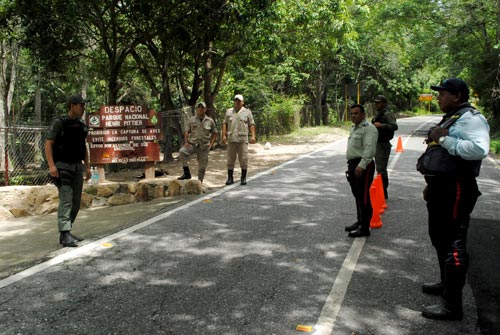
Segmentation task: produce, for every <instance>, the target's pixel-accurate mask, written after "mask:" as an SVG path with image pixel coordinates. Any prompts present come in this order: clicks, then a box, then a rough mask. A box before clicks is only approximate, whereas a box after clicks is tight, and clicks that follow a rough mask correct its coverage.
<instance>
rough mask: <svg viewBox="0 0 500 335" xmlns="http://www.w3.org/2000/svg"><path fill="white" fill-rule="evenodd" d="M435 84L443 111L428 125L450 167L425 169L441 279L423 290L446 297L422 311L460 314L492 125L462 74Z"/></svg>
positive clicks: (450, 316)
mask: <svg viewBox="0 0 500 335" xmlns="http://www.w3.org/2000/svg"><path fill="white" fill-rule="evenodd" d="M431 89H432V90H434V91H438V92H439V94H438V96H437V100H438V104H439V108H440V109H441V110H442V111H443V112H444V113H445V115H444V116H443V119H442V121H441V122H440V123H439V125H438V126H436V127H434V128H433V129H432V130H431V131H430V134H429V139H428V141H429V145H440V146H441V147H442V148H444V149H446V151H448V153H449V155H451V158H452V159H449V157H450V156H448V157H446V156H444V158H443V159H440V160H439V164H440V165H441V166H442V167H446V168H445V169H443V170H446V171H441V170H439V171H438V172H432V173H426V174H425V181H426V183H427V187H426V188H425V190H424V199H425V200H426V201H427V211H428V214H429V236H430V239H431V242H432V245H433V246H434V248H435V249H436V252H437V258H438V262H439V269H440V281H438V282H437V283H430V284H423V285H422V291H423V292H424V293H427V294H433V295H440V296H442V298H443V302H442V303H440V304H435V305H429V306H426V307H424V309H423V311H422V315H423V316H424V317H426V318H431V319H442V320H461V319H462V317H463V311H462V289H463V287H464V285H465V278H466V274H467V268H468V266H469V258H468V254H467V248H466V244H467V230H468V227H469V220H470V214H471V213H472V210H473V209H474V206H475V204H476V201H477V199H478V197H479V195H480V194H481V193H480V192H479V189H478V186H477V182H476V177H477V176H478V175H479V169H480V166H481V160H482V159H483V158H485V157H486V156H487V155H488V151H489V146H490V138H489V126H488V122H487V121H486V119H485V118H484V116H482V115H481V114H480V113H479V112H478V111H477V110H475V109H474V108H473V107H472V106H471V105H470V104H469V102H468V99H469V88H468V87H467V85H466V83H465V82H464V81H462V80H461V79H457V78H451V79H447V80H444V81H442V82H441V83H440V84H439V85H437V86H431ZM453 118H455V119H456V121H454V123H453V124H452V125H451V126H449V128H448V127H446V126H445V123H446V122H449V121H450V120H453ZM441 126H442V127H441ZM435 160H437V159H435ZM444 165H446V166H444ZM436 171H437V170H436Z"/></svg>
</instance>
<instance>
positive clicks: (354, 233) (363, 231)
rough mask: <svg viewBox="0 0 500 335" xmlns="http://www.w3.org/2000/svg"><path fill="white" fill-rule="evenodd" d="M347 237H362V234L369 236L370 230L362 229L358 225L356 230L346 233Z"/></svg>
mask: <svg viewBox="0 0 500 335" xmlns="http://www.w3.org/2000/svg"><path fill="white" fill-rule="evenodd" d="M348 236H349V237H363V236H370V230H369V229H368V230H367V229H363V228H361V227H359V228H358V229H356V230H353V231H351V232H350V233H349V234H348Z"/></svg>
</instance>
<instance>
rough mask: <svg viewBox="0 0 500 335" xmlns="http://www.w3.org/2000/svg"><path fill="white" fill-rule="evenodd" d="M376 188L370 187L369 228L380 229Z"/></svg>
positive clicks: (380, 220) (380, 221)
mask: <svg viewBox="0 0 500 335" xmlns="http://www.w3.org/2000/svg"><path fill="white" fill-rule="evenodd" d="M377 193H378V192H377V188H376V187H375V186H374V185H372V186H371V187H370V200H371V203H372V209H373V211H372V212H373V213H372V218H371V220H370V228H382V219H380V212H379V209H380V200H379V199H378V196H377Z"/></svg>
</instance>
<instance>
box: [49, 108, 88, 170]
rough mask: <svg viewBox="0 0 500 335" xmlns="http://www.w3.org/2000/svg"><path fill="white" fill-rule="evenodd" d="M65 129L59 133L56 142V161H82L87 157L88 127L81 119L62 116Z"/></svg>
mask: <svg viewBox="0 0 500 335" xmlns="http://www.w3.org/2000/svg"><path fill="white" fill-rule="evenodd" d="M59 120H61V122H62V125H63V129H62V131H61V132H60V133H59V134H58V135H57V137H56V139H55V144H54V161H55V162H66V163H80V162H81V161H82V160H84V159H85V151H86V150H87V147H86V145H85V138H86V137H87V133H88V128H87V126H86V125H85V124H84V123H83V122H81V121H80V120H73V119H70V118H68V117H66V116H63V117H61V118H60V119H59Z"/></svg>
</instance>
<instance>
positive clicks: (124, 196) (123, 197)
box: [108, 193, 136, 206]
mask: <svg viewBox="0 0 500 335" xmlns="http://www.w3.org/2000/svg"><path fill="white" fill-rule="evenodd" d="M134 202H136V198H135V196H134V195H133V194H130V193H118V194H114V195H112V196H110V197H109V198H108V205H111V206H118V205H125V204H131V203H134Z"/></svg>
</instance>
